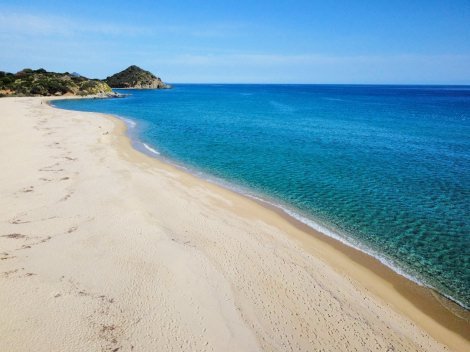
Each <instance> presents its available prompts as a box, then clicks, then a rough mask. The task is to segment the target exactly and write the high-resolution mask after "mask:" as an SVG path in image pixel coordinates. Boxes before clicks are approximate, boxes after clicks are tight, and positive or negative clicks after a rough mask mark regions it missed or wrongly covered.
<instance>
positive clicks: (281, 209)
mask: <svg viewBox="0 0 470 352" xmlns="http://www.w3.org/2000/svg"><path fill="white" fill-rule="evenodd" d="M119 89H121V88H119ZM122 89H124V88H122ZM132 89H139V88H132ZM81 98H84V99H87V97H81ZM102 98H104V99H106V97H102ZM69 99H73V97H71V98H69ZM90 99H96V98H90ZM53 100H56V99H53ZM57 100H62V99H60V98H59V99H57ZM50 101H52V100H48V103H49V102H50ZM49 105H50V106H51V107H53V108H57V109H61V110H69V111H77V110H71V109H62V108H60V107H57V106H55V105H53V104H49ZM85 112H87V111H85ZM87 113H94V112H87ZM101 114H103V115H106V116H109V117H111V118H115V119H117V120H119V121H120V122H123V123H124V124H125V126H126V127H125V131H124V134H125V135H126V136H127V137H128V138H129V139H130V144H131V147H132V148H134V149H136V150H137V151H139V152H141V153H143V154H145V155H147V156H149V157H150V158H154V159H156V160H158V161H160V162H162V163H165V164H168V165H170V166H173V167H175V168H177V169H178V170H180V171H181V172H184V173H188V174H190V175H192V176H194V177H196V178H198V179H200V180H203V181H205V182H209V183H211V184H214V185H216V186H218V187H221V188H223V189H226V190H228V191H231V192H234V193H236V194H238V195H240V196H242V197H246V198H248V199H250V200H252V201H254V202H257V203H258V204H260V205H261V206H264V207H266V208H268V209H271V210H273V211H274V212H276V213H278V214H279V215H280V216H282V217H284V218H285V219H286V220H287V221H289V222H290V223H292V224H294V225H295V226H296V227H297V228H299V229H301V230H302V231H304V232H307V233H309V234H311V235H314V236H320V237H322V238H323V237H326V238H327V239H328V240H331V241H332V243H333V246H334V247H337V248H339V246H337V243H339V244H341V245H343V246H345V247H346V248H347V249H346V252H349V250H352V252H359V253H361V254H362V255H365V256H366V257H370V258H372V259H373V262H374V264H373V267H374V269H373V271H375V272H377V271H382V270H379V269H375V268H376V267H377V265H381V266H384V267H385V268H386V269H388V270H390V271H392V272H393V273H394V274H395V275H398V276H400V277H402V278H403V279H405V280H407V281H411V282H412V283H413V284H415V285H416V286H418V287H419V288H420V289H423V290H429V291H430V292H432V294H433V295H438V297H437V298H436V299H437V301H438V302H439V303H440V304H441V305H443V306H444V307H446V308H447V309H450V310H451V311H453V312H458V313H460V315H461V316H463V317H465V318H464V319H466V320H467V322H468V323H470V310H468V309H467V308H466V307H465V306H464V305H463V303H461V302H459V301H457V300H454V299H452V298H451V297H448V296H446V295H445V294H443V293H441V292H439V291H438V290H437V289H435V288H433V287H430V286H428V285H426V284H425V283H423V282H420V280H419V279H417V278H414V277H413V276H412V275H409V274H407V273H406V272H405V271H404V269H401V268H399V267H396V266H394V265H393V264H389V263H388V262H387V260H386V259H385V258H382V257H381V256H380V254H378V253H375V252H374V251H372V250H370V249H368V248H367V247H366V246H361V244H354V243H352V242H351V241H350V240H348V239H347V238H344V237H343V236H341V235H339V234H336V233H334V231H333V230H330V229H328V228H327V227H326V226H324V225H322V224H320V223H318V222H317V221H316V220H313V219H310V218H308V216H306V215H303V214H300V213H299V212H296V210H293V209H290V208H289V205H283V204H281V203H278V202H276V200H274V199H271V198H270V197H269V196H266V195H262V194H258V193H257V192H256V191H252V190H250V189H249V188H248V187H245V186H239V185H236V184H233V183H231V181H226V180H223V179H220V178H218V177H215V176H212V175H210V174H208V173H206V172H204V171H199V170H197V169H196V168H194V167H189V166H186V165H184V164H182V163H180V162H178V161H175V160H171V159H169V158H167V157H164V156H161V154H160V152H159V151H158V150H156V149H154V148H153V147H152V146H149V145H148V144H146V143H144V142H142V141H141V140H140V139H139V136H138V135H137V134H136V133H132V132H131V131H132V129H133V128H135V127H136V125H137V122H136V121H134V120H132V119H130V118H128V117H122V116H117V115H116V116H115V115H112V114H108V113H101ZM310 223H311V224H310ZM328 233H330V234H328ZM350 257H351V258H353V257H356V255H354V254H351V255H350ZM361 262H367V263H370V262H369V261H367V260H365V261H363V260H361ZM375 262H378V264H377V263H375ZM400 286H403V285H400Z"/></svg>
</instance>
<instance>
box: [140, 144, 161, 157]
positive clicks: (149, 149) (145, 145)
mask: <svg viewBox="0 0 470 352" xmlns="http://www.w3.org/2000/svg"><path fill="white" fill-rule="evenodd" d="M142 145H143V146H144V147H145V149H147V150H148V151H150V152H151V153H153V154H155V155H160V153H159V152H157V151H156V150H155V149H153V148H152V147H151V146H149V145H148V144H146V143H142Z"/></svg>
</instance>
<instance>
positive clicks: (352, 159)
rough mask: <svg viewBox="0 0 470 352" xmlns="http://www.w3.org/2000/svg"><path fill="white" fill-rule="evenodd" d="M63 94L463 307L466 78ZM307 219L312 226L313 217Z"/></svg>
mask: <svg viewBox="0 0 470 352" xmlns="http://www.w3.org/2000/svg"><path fill="white" fill-rule="evenodd" d="M123 92H125V93H130V94H132V95H131V96H129V97H127V98H125V99H108V100H67V101H58V102H56V103H55V105H56V106H58V107H61V108H66V109H73V110H83V111H97V112H105V113H111V114H116V115H119V116H121V117H125V118H127V119H131V120H133V121H135V122H136V123H137V125H136V127H135V128H133V129H132V131H131V133H132V134H133V135H134V136H136V138H138V139H139V140H140V141H141V142H143V143H146V144H147V145H148V146H150V147H152V148H154V149H155V150H157V151H158V152H159V153H160V154H161V156H162V157H164V158H167V159H171V160H173V161H176V162H177V163H180V164H182V165H185V166H187V167H189V168H190V169H193V170H197V171H202V172H203V173H205V174H206V175H211V176H212V177H216V178H218V179H221V180H225V181H228V182H230V183H231V184H233V185H237V186H240V187H241V188H242V189H246V190H249V191H250V192H252V193H254V194H256V195H261V196H262V197H265V198H266V199H269V200H270V201H271V202H276V203H278V204H281V205H283V206H284V207H287V208H288V209H289V210H290V212H291V213H292V212H295V214H297V216H303V217H304V221H307V222H309V223H310V224H314V225H313V226H317V225H321V226H322V227H323V229H324V231H325V232H327V233H329V234H330V235H335V236H340V238H342V239H345V240H347V241H348V242H349V243H351V244H353V245H354V246H356V247H360V248H362V249H363V250H366V251H367V252H369V253H372V254H374V255H375V256H377V257H380V258H381V260H382V261H384V262H386V263H387V264H388V265H390V266H392V267H394V268H395V269H396V270H397V271H399V272H401V273H403V274H405V275H407V276H409V277H412V278H414V280H416V281H418V282H421V283H423V284H425V285H427V286H430V287H433V288H435V289H436V290H438V291H439V292H441V293H443V294H444V295H446V296H448V297H451V298H452V299H454V300H456V301H458V302H459V303H460V304H461V305H463V306H465V307H467V308H469V307H470V221H469V216H468V215H469V213H470V212H469V210H470V206H469V199H470V87H450V86H446V87H444V86H347V85H175V87H174V89H172V90H158V91H155V90H142V91H138V90H129V91H123ZM315 224H316V225H315Z"/></svg>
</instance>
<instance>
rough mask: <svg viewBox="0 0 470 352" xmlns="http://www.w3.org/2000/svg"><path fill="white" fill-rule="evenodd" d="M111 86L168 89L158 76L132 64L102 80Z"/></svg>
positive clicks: (168, 86)
mask: <svg viewBox="0 0 470 352" xmlns="http://www.w3.org/2000/svg"><path fill="white" fill-rule="evenodd" d="M104 81H105V82H106V83H107V84H108V85H109V86H110V87H111V88H136V89H168V88H171V86H170V85H168V84H165V83H164V82H163V81H162V80H161V79H160V78H159V77H157V76H155V75H154V74H153V73H151V72H149V71H145V70H143V69H141V68H140V67H138V66H135V65H132V66H129V67H128V68H126V69H125V70H124V71H121V72H119V73H116V74H114V75H112V76H109V77H107V78H106V79H105V80H104Z"/></svg>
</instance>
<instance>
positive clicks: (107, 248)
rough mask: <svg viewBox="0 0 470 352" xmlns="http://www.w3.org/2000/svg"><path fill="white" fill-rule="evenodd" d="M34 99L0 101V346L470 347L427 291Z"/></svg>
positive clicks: (107, 125) (113, 129) (85, 117)
mask: <svg viewBox="0 0 470 352" xmlns="http://www.w3.org/2000/svg"><path fill="white" fill-rule="evenodd" d="M42 101H43V99H41V98H2V99H0V170H1V173H0V259H1V260H0V351H8V352H13V351H45V352H46V351H47V352H50V351H223V352H229V351H320V350H321V351H446V350H449V349H452V350H460V351H464V350H467V351H468V350H469V347H470V344H469V341H468V332H469V324H468V321H467V322H466V321H465V320H463V319H459V318H456V317H455V316H453V315H452V314H451V313H449V311H448V310H446V309H444V310H442V309H441V310H440V311H439V308H436V309H437V313H436V310H433V309H434V308H435V307H436V302H437V301H436V300H435V299H434V301H432V298H429V296H430V295H429V291H428V290H427V293H428V295H427V296H426V295H425V296H426V297H427V298H425V299H424V301H422V302H427V301H426V299H428V301H429V302H430V303H429V304H430V307H428V308H429V309H428V310H429V311H426V309H422V308H423V307H420V305H419V304H417V302H418V301H421V299H420V298H419V297H420V296H419V294H418V296H416V295H414V296H413V294H410V292H411V291H409V292H408V291H406V290H405V291H406V292H408V293H406V292H405V291H403V287H402V286H400V284H399V282H400V280H402V281H404V279H397V278H396V277H395V276H396V275H395V276H393V275H394V274H390V273H388V274H385V275H381V270H382V271H384V272H387V270H386V269H383V268H382V269H380V265H377V263H375V262H374V261H373V260H371V259H370V258H369V259H364V258H363V260H362V259H361V258H362V257H364V256H362V257H361V255H359V254H357V253H353V252H354V251H352V252H348V251H347V250H345V249H344V248H342V247H341V245H338V243H336V242H334V241H331V240H330V241H328V240H326V241H325V240H324V239H321V238H320V237H319V236H315V235H312V234H309V233H307V232H308V231H306V229H303V228H302V226H299V225H298V224H295V223H293V222H292V221H288V219H286V218H285V217H283V216H282V214H279V213H278V212H276V211H273V210H272V209H268V208H265V207H263V206H261V205H260V204H257V203H256V202H254V201H252V200H250V199H247V198H245V197H243V196H240V195H237V194H235V193H233V192H231V191H228V190H225V189H223V188H220V187H218V186H216V185H213V184H211V183H208V182H206V181H204V180H201V179H198V178H196V177H194V176H192V175H189V174H186V173H184V172H182V171H181V170H179V169H177V168H175V167H173V166H171V165H168V164H165V163H163V162H161V161H158V160H155V159H152V158H150V157H148V156H145V155H143V154H141V153H140V152H137V151H135V150H134V149H132V147H131V145H130V142H129V140H128V139H127V137H125V134H124V129H125V128H124V125H123V123H122V122H120V121H119V120H117V119H115V118H112V117H109V116H106V115H101V114H95V113H82V112H72V111H64V110H59V109H54V108H52V107H50V106H48V105H47V104H45V103H42ZM367 260H369V262H367ZM367 263H369V264H367ZM378 268H379V269H378ZM382 274H383V273H382ZM387 275H389V276H390V277H388V279H387ZM393 280H396V282H394V281H393ZM405 286H406V285H405ZM411 286H412V287H414V286H416V285H414V286H413V285H411ZM400 287H402V288H401V289H400ZM418 291H419V290H418ZM431 296H432V295H431ZM410 297H414V300H413V298H410ZM416 297H418V299H416ZM421 297H424V296H421ZM433 307H434V308H433ZM440 307H442V306H440ZM433 312H434V313H433ZM446 314H447V315H446ZM464 315H465V312H464ZM467 318H468V316H467ZM466 334H467V336H466ZM465 337H466V338H467V339H466V338H465Z"/></svg>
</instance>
